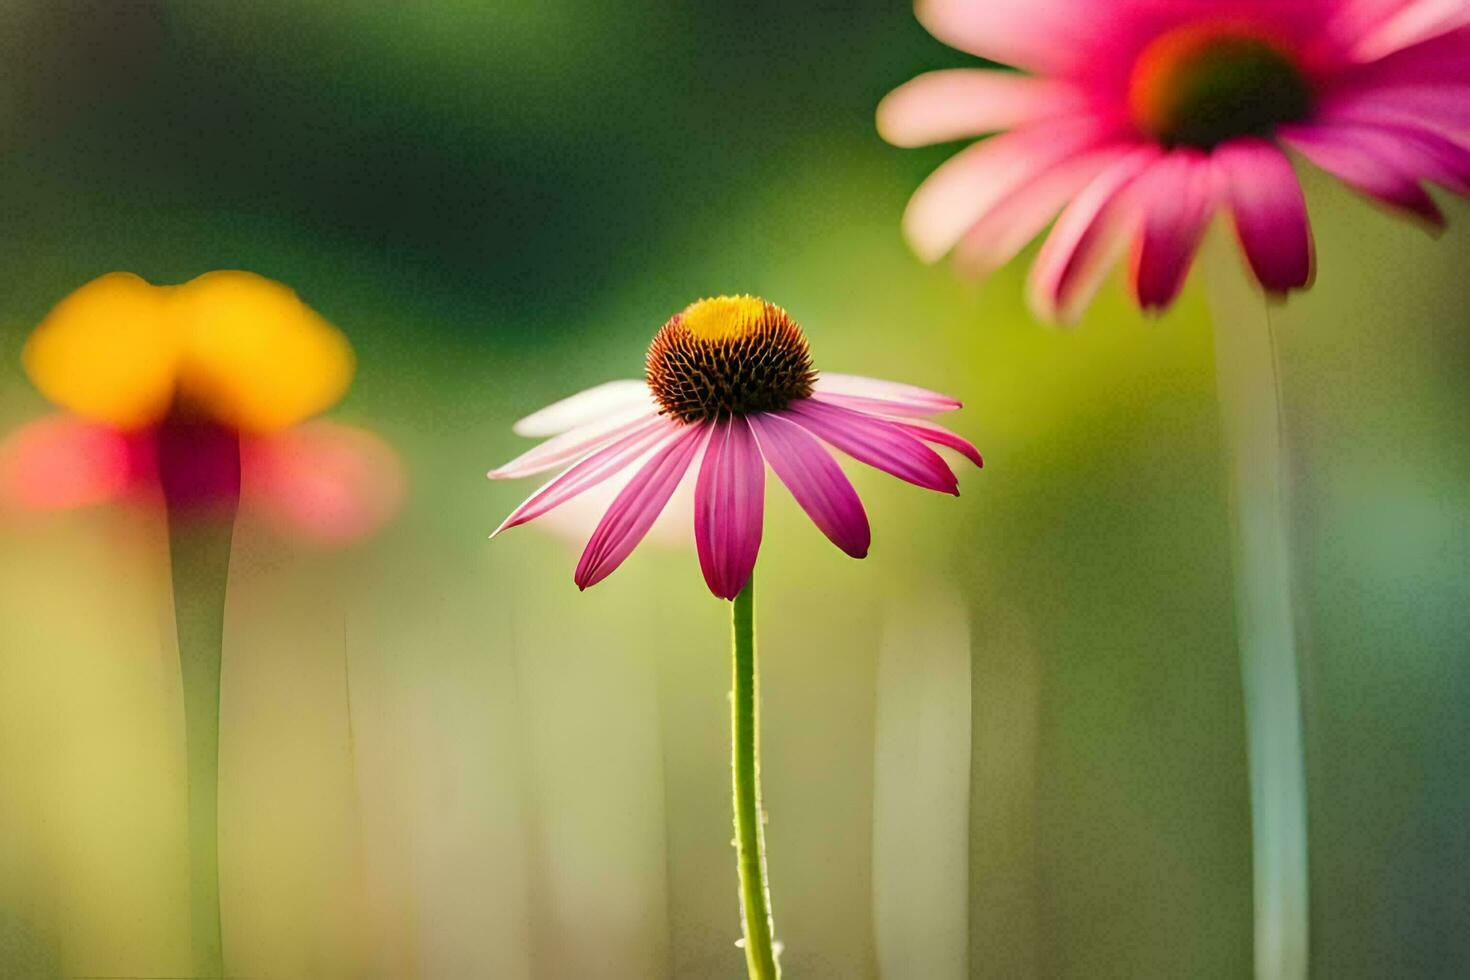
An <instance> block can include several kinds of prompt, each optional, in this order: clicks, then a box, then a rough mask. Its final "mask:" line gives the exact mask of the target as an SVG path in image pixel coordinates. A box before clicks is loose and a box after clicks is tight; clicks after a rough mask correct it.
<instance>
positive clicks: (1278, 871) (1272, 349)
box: [1206, 231, 1308, 980]
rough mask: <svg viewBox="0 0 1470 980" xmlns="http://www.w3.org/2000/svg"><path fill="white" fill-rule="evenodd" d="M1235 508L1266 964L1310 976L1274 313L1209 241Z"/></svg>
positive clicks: (1259, 931) (1258, 919) (1222, 242)
mask: <svg viewBox="0 0 1470 980" xmlns="http://www.w3.org/2000/svg"><path fill="white" fill-rule="evenodd" d="M1206 255H1207V260H1206V261H1207V263H1208V265H1209V269H1208V271H1209V274H1210V275H1209V287H1210V305H1211V312H1212V317H1213V320H1214V324H1213V325H1214V331H1215V371H1216V377H1217V379H1218V385H1219V393H1220V411H1221V419H1222V422H1223V430H1224V440H1225V445H1226V450H1227V453H1228V457H1229V461H1228V465H1229V472H1230V489H1231V502H1232V506H1233V509H1234V531H1235V575H1236V597H1235V609H1236V625H1237V631H1238V636H1239V643H1240V663H1241V681H1242V684H1243V686H1244V693H1245V713H1246V730H1247V738H1248V748H1249V758H1250V789H1251V838H1252V848H1253V855H1254V858H1253V859H1254V869H1255V962H1256V976H1257V977H1258V978H1260V980H1303V978H1305V977H1306V976H1307V954H1308V936H1307V923H1308V908H1307V787H1306V764H1305V753H1304V748H1303V735H1302V692H1301V682H1300V676H1299V670H1298V653H1297V627H1296V622H1295V619H1294V608H1293V595H1292V586H1293V581H1292V571H1291V541H1292V534H1291V515H1290V507H1289V497H1288V493H1289V489H1290V487H1289V482H1290V481H1289V468H1288V459H1287V447H1286V440H1285V431H1284V426H1283V414H1282V406H1281V381H1280V376H1279V366H1278V362H1277V356H1276V345H1275V340H1274V338H1273V336H1272V332H1271V317H1270V308H1269V307H1268V305H1267V301H1266V300H1265V298H1264V297H1263V296H1262V295H1261V293H1260V292H1259V291H1258V290H1257V289H1256V288H1255V286H1254V284H1253V283H1251V282H1249V281H1248V280H1247V279H1246V277H1245V275H1244V274H1243V272H1242V270H1241V262H1240V258H1239V257H1238V255H1236V254H1235V246H1234V243H1233V242H1230V241H1228V240H1227V239H1226V236H1224V235H1222V234H1219V233H1218V231H1217V234H1215V235H1212V236H1211V240H1210V241H1209V242H1208V243H1207V245H1206Z"/></svg>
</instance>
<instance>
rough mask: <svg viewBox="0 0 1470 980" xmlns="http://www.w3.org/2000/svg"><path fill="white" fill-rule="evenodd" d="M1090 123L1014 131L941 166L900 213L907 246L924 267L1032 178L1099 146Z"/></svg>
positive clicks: (1097, 131) (1099, 132) (1097, 128)
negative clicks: (925, 263) (907, 242)
mask: <svg viewBox="0 0 1470 980" xmlns="http://www.w3.org/2000/svg"><path fill="white" fill-rule="evenodd" d="M1109 128H1110V127H1104V126H1101V125H1099V124H1098V123H1095V122H1083V123H1076V122H1071V123H1062V122H1058V123H1052V124H1048V125H1040V126H1031V127H1028V128H1026V129H1016V130H1012V131H1010V132H1007V133H1002V134H1001V135H999V136H995V137H992V138H990V139H987V140H984V141H982V142H979V143H976V144H974V145H973V146H970V147H967V148H965V149H964V150H961V151H960V152H959V153H957V154H955V155H954V156H953V157H951V158H950V159H949V160H947V161H945V162H944V163H943V164H942V165H940V167H939V169H937V170H935V171H934V173H932V174H930V175H929V178H928V179H927V180H925V181H924V183H923V184H921V185H920V186H919V189H918V190H917V191H915V192H914V196H913V197H912V198H911V199H910V200H909V203H908V207H907V208H906V209H905V211H904V216H903V227H904V233H905V234H906V235H907V236H908V239H909V245H910V246H911V247H912V248H913V250H914V252H915V253H916V254H917V255H918V256H919V258H921V259H923V260H924V261H925V262H934V261H937V260H938V259H939V258H941V257H942V256H943V255H944V254H945V253H946V252H948V251H949V250H950V249H951V248H953V247H954V245H955V243H957V242H958V241H959V240H960V239H961V238H962V237H963V236H964V234H965V232H966V231H968V230H969V229H970V228H971V227H972V226H973V225H974V224H975V223H976V222H977V221H980V220H981V219H982V218H984V217H985V216H986V215H987V214H988V213H989V212H990V211H991V209H993V208H995V207H997V206H999V205H1001V204H1002V203H1004V202H1005V200H1006V199H1007V198H1008V197H1009V196H1010V195H1011V194H1012V193H1014V192H1015V191H1016V190H1017V189H1019V188H1021V187H1023V186H1025V185H1026V184H1027V183H1029V182H1030V181H1031V180H1032V179H1034V178H1035V176H1036V175H1037V174H1040V173H1043V172H1045V171H1046V170H1048V169H1049V168H1051V167H1053V166H1055V165H1056V164H1057V163H1059V162H1061V161H1062V160H1065V159H1067V158H1069V157H1071V156H1074V155H1076V154H1078V153H1081V152H1083V151H1084V150H1087V149H1090V148H1092V147H1093V146H1095V145H1096V144H1098V143H1099V142H1102V141H1103V140H1104V138H1105V136H1106V133H1107V131H1108V129H1109Z"/></svg>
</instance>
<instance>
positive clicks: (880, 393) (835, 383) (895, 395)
mask: <svg viewBox="0 0 1470 980" xmlns="http://www.w3.org/2000/svg"><path fill="white" fill-rule="evenodd" d="M812 387H813V390H814V391H815V392H817V393H818V394H821V395H823V396H824V397H825V396H834V397H836V398H841V399H843V400H852V399H861V400H862V401H863V402H865V403H876V404H879V405H883V406H885V408H884V409H883V410H884V411H889V412H892V413H893V414H904V415H907V414H910V413H917V414H921V415H935V414H937V413H939V412H952V411H954V410H955V409H957V408H960V407H962V406H961V404H960V401H959V399H957V398H951V397H949V396H948V395H944V394H941V393H939V392H937V391H930V390H929V389H928V388H920V387H919V386H917V385H906V384H900V383H899V382H897V381H881V380H879V379H878V378H865V377H862V376H861V375H857V374H837V373H835V372H832V371H823V372H822V373H821V374H820V375H818V376H817V383H816V384H815V385H813V386H812Z"/></svg>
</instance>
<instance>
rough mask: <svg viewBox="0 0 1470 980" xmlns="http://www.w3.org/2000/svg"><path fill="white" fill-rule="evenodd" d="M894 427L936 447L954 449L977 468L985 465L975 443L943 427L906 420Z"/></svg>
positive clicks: (918, 420) (919, 420)
mask: <svg viewBox="0 0 1470 980" xmlns="http://www.w3.org/2000/svg"><path fill="white" fill-rule="evenodd" d="M894 425H897V426H898V427H899V428H900V429H903V430H904V431H905V432H912V433H913V434H914V435H916V436H918V437H919V438H920V439H922V440H924V441H925V442H932V443H933V444H934V445H936V446H944V447H945V448H947V449H953V450H954V451H955V452H957V453H959V454H960V455H961V456H963V457H965V458H966V459H968V460H969V461H970V462H972V463H974V464H975V465H976V466H980V467H983V466H984V465H985V459H984V458H983V457H982V456H981V455H980V450H978V449H976V448H975V445H974V443H972V442H970V441H969V440H968V439H966V438H965V437H963V436H961V435H959V434H958V433H955V432H951V431H949V430H948V429H946V428H945V427H944V426H942V425H936V424H934V423H933V422H925V421H923V420H921V419H905V420H904V421H902V422H897V421H895V422H894Z"/></svg>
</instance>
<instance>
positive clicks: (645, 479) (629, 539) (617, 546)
mask: <svg viewBox="0 0 1470 980" xmlns="http://www.w3.org/2000/svg"><path fill="white" fill-rule="evenodd" d="M710 431H711V429H710V427H709V426H708V425H686V426H684V427H683V428H682V429H681V430H680V431H679V432H677V433H676V434H675V435H674V437H673V438H672V439H670V440H669V442H668V443H667V444H666V445H665V446H664V447H663V448H662V449H660V450H659V451H658V452H657V453H655V454H654V456H653V458H652V459H650V460H649V461H648V463H646V464H645V465H644V467H643V468H642V469H641V470H639V471H638V473H637V475H635V476H634V477H633V479H632V480H630V481H628V485H627V486H626V487H624V488H623V492H622V493H620V494H618V499H617V500H614V501H613V505H612V506H611V507H610V508H608V511H607V513H606V514H604V515H603V518H602V520H601V521H600V522H599V523H598V525H597V528H596V530H594V531H593V532H592V539H591V540H590V541H588V542H587V548H586V550H584V551H583V552H582V558H581V560H580V561H579V562H578V563H577V571H576V573H575V575H574V578H575V580H576V583H577V587H578V588H579V589H587V588H590V587H592V586H594V585H596V584H597V583H598V582H601V581H602V580H603V579H605V578H607V577H608V576H609V575H611V574H612V573H613V571H614V570H616V569H617V567H618V566H619V565H621V564H622V563H623V561H624V560H625V559H626V558H627V557H628V556H629V555H630V554H632V553H633V549H634V548H636V547H637V546H638V542H639V541H642V540H643V536H644V535H645V534H647V533H648V529H649V528H650V527H652V526H653V522H654V521H655V520H656V519H657V518H658V515H659V512H660V511H662V510H663V509H664V505H665V504H666V503H668V501H669V497H670V496H672V495H673V493H674V489H675V488H676V487H677V486H678V485H679V481H680V480H681V479H683V477H684V473H685V471H687V470H688V469H689V464H690V463H691V462H692V461H693V459H694V457H695V454H696V453H697V452H698V450H699V449H700V447H701V446H702V445H703V444H704V442H705V440H706V439H708V437H709V433H710Z"/></svg>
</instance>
